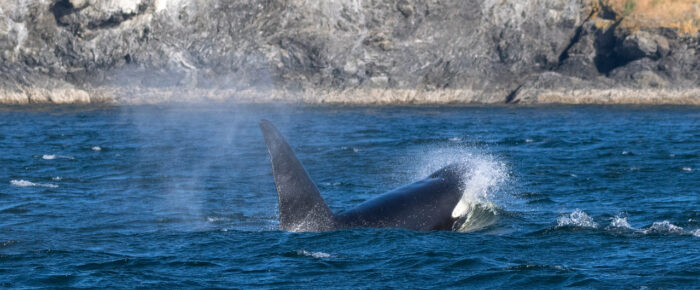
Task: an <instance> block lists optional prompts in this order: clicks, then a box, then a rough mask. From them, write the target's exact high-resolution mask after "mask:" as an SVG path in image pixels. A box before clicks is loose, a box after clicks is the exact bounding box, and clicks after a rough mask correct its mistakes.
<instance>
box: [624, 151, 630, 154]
mask: <svg viewBox="0 0 700 290" xmlns="http://www.w3.org/2000/svg"><path fill="white" fill-rule="evenodd" d="M627 154H630V153H629V152H627V151H622V155H627Z"/></svg>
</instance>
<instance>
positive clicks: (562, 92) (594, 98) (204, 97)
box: [0, 87, 700, 106]
mask: <svg viewBox="0 0 700 290" xmlns="http://www.w3.org/2000/svg"><path fill="white" fill-rule="evenodd" d="M516 93H517V95H516V96H513V95H512V94H508V92H506V91H502V92H501V91H499V92H487V91H482V90H471V89H436V90H422V89H372V88H366V89H345V90H341V89H305V90H299V91H290V90H284V89H242V90H241V89H203V88H189V89H188V88H177V87H168V88H124V87H109V88H97V89H90V90H81V89H77V88H75V89H60V90H46V89H39V88H28V89H25V90H22V91H18V92H8V91H6V90H0V105H19V106H26V105H88V106H95V105H97V106H111V105H148V104H173V103H175V104H177V103H183V104H197V103H240V104H270V103H273V104H274V103H278V104H300V105H369V106H393V105H418V106H431V105H467V106H469V105H489V106H492V105H550V104H565V105H596V104H597V105H692V106H700V88H693V89H631V88H611V89H565V88H562V89H542V90H540V89H532V88H523V89H518V90H517V92H516ZM506 95H507V96H506ZM504 96H506V97H504Z"/></svg>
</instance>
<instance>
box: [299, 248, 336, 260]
mask: <svg viewBox="0 0 700 290" xmlns="http://www.w3.org/2000/svg"><path fill="white" fill-rule="evenodd" d="M297 255H301V256H307V257H313V258H316V259H323V258H330V257H332V255H331V254H329V253H324V252H310V251H306V250H298V251H297Z"/></svg>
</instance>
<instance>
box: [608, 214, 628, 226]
mask: <svg viewBox="0 0 700 290" xmlns="http://www.w3.org/2000/svg"><path fill="white" fill-rule="evenodd" d="M610 227H613V228H619V229H632V226H630V224H629V222H627V217H621V216H619V215H618V216H615V217H614V218H613V219H612V222H611V223H610Z"/></svg>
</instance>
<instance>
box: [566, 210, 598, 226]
mask: <svg viewBox="0 0 700 290" xmlns="http://www.w3.org/2000/svg"><path fill="white" fill-rule="evenodd" d="M565 226H574V227H581V228H598V223H596V222H595V221H593V218H592V217H590V216H589V215H588V214H587V213H586V212H584V211H582V210H580V209H576V210H575V211H574V212H572V213H571V214H569V215H563V216H560V217H559V218H557V227H565Z"/></svg>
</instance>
